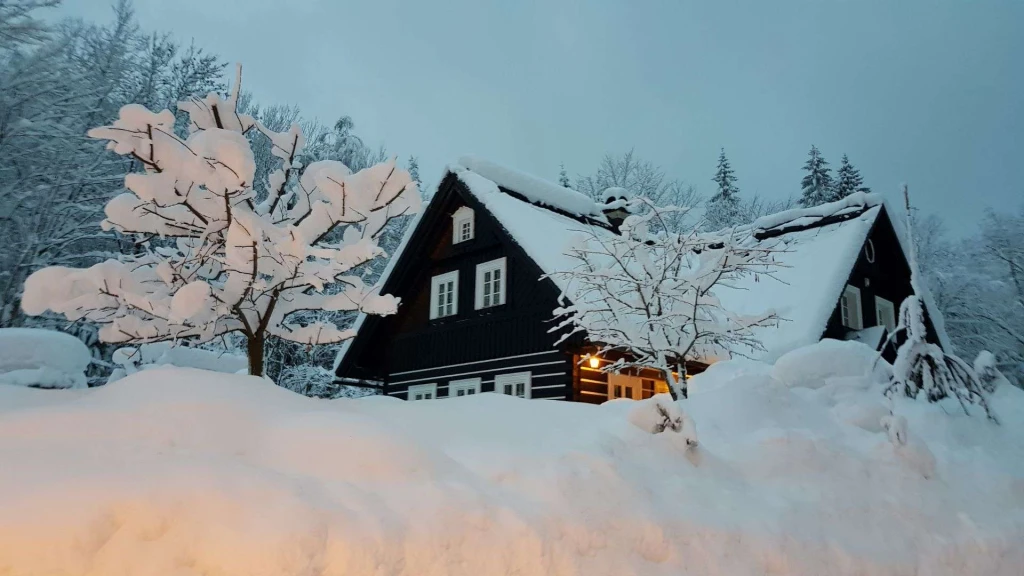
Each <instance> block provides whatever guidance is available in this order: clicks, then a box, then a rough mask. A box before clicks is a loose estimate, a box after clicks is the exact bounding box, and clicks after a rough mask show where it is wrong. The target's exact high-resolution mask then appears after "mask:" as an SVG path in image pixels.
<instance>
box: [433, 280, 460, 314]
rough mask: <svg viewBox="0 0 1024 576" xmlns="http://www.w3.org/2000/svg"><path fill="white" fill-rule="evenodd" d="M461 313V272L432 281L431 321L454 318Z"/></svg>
mask: <svg viewBox="0 0 1024 576" xmlns="http://www.w3.org/2000/svg"><path fill="white" fill-rule="evenodd" d="M458 311H459V271H458V270H456V271H454V272H449V273H447V274H441V275H440V276H434V277H433V278H431V279H430V319H431V320H434V319H435V318H444V317H445V316H454V315H455V314H457V313H458Z"/></svg>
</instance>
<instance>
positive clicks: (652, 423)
mask: <svg viewBox="0 0 1024 576" xmlns="http://www.w3.org/2000/svg"><path fill="white" fill-rule="evenodd" d="M629 421H630V423H631V424H633V425H634V426H636V427H637V428H639V429H641V430H643V431H644V432H649V433H651V434H661V433H662V432H665V431H670V432H676V433H678V434H682V435H684V436H685V437H686V443H687V444H688V445H690V446H696V445H697V426H696V424H694V422H693V418H690V417H689V416H688V415H687V414H686V412H684V411H683V410H682V409H681V408H680V407H679V404H678V403H676V402H673V401H672V397H671V396H670V395H668V394H658V395H656V396H654V397H652V398H648V399H646V400H641V401H639V402H637V403H636V405H635V406H633V407H632V408H631V409H630V411H629Z"/></svg>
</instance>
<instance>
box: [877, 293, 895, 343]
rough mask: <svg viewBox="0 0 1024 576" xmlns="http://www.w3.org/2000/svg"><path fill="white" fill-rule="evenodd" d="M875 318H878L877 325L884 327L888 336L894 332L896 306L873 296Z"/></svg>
mask: <svg viewBox="0 0 1024 576" xmlns="http://www.w3.org/2000/svg"><path fill="white" fill-rule="evenodd" d="M875 316H876V317H877V318H878V325H879V326H885V329H886V330H888V331H889V334H892V333H893V332H894V331H895V330H896V306H894V305H893V303H892V302H890V301H888V300H886V299H885V298H882V297H881V296H875Z"/></svg>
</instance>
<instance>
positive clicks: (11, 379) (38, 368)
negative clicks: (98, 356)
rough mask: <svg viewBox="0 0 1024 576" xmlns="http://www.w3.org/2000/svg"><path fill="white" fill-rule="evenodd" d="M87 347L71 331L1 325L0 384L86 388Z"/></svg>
mask: <svg viewBox="0 0 1024 576" xmlns="http://www.w3.org/2000/svg"><path fill="white" fill-rule="evenodd" d="M90 362H92V354H91V353H90V352H89V348H88V347H87V346H86V345H85V344H84V343H82V341H81V340H79V339H78V338H75V337H74V336H72V335H70V334H65V333H63V332H57V331H55V330H42V329H39V328H0V384H10V385H14V386H31V387H34V388H85V387H86V385H87V382H86V378H85V371H86V369H87V368H88V367H89V363H90Z"/></svg>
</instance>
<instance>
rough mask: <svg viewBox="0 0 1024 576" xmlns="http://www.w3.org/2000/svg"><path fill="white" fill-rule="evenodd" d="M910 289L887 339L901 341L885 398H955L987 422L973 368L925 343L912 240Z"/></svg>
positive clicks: (920, 296) (989, 413) (909, 230)
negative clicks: (977, 410) (900, 337)
mask: <svg viewBox="0 0 1024 576" xmlns="http://www.w3.org/2000/svg"><path fill="white" fill-rule="evenodd" d="M903 195H904V199H905V204H906V211H907V230H908V233H910V235H911V237H913V227H912V226H913V224H912V221H911V220H912V218H911V215H910V197H909V195H908V193H907V188H906V186H904V187H903ZM909 250H910V259H909V260H910V262H909V264H910V285H911V288H912V290H913V294H911V295H910V296H908V297H907V298H905V299H904V300H903V303H902V304H901V305H900V312H899V323H898V324H897V326H896V329H895V330H894V331H893V334H892V335H891V336H890V339H894V338H895V337H896V336H897V335H899V334H902V335H903V338H904V341H903V343H902V344H901V345H900V347H899V350H898V351H897V352H896V361H895V362H894V363H893V366H892V368H893V374H892V381H891V383H890V385H889V388H888V391H887V393H888V394H893V393H896V394H903V395H905V396H908V397H910V398H917V397H919V396H921V395H923V396H924V397H925V398H926V399H928V401H929V402H938V401H940V400H944V399H946V398H955V399H956V400H957V401H958V402H959V403H960V405H961V407H963V409H964V412H965V413H966V412H967V405H968V404H974V405H978V406H981V407H982V408H983V409H984V410H985V413H986V414H987V415H988V417H989V418H991V419H993V420H995V419H996V418H995V415H994V414H993V413H992V412H991V411H990V410H989V406H988V402H986V400H985V396H984V395H983V392H984V390H983V388H982V383H981V380H980V379H979V378H978V375H977V374H976V373H975V372H974V368H973V367H972V366H971V365H970V364H968V363H967V362H965V361H963V360H962V359H960V358H959V357H957V356H956V355H954V354H952V353H947V352H946V351H944V350H943V349H942V348H941V347H940V346H939V345H938V344H934V343H932V342H929V341H928V340H927V338H928V328H927V324H926V320H925V318H926V317H925V307H924V300H923V296H922V294H923V290H924V287H923V286H922V284H921V282H922V280H921V273H920V270H918V264H917V248H916V246H915V242H914V241H913V239H912V238H911V239H910V242H909Z"/></svg>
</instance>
